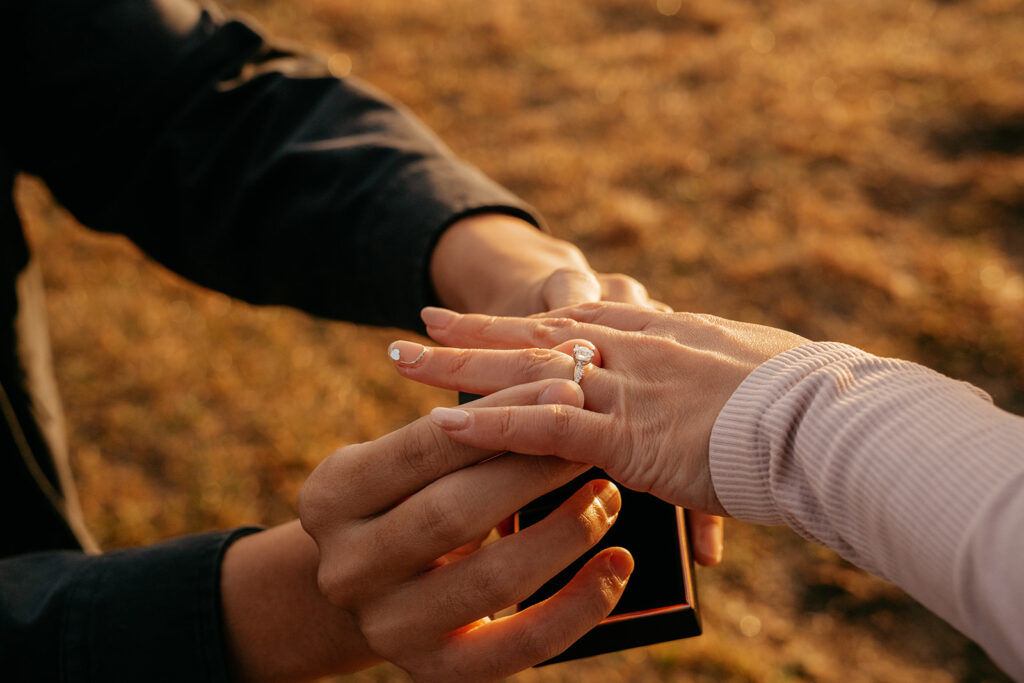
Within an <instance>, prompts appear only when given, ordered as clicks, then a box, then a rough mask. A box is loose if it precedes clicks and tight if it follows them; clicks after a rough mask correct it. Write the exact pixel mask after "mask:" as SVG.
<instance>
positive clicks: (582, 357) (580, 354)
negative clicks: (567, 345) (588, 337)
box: [572, 344, 594, 363]
mask: <svg viewBox="0 0 1024 683" xmlns="http://www.w3.org/2000/svg"><path fill="white" fill-rule="evenodd" d="M572 357H573V359H574V360H575V361H576V362H577V363H589V362H590V361H592V360H594V349H592V348H590V347H589V346H580V345H579V344H576V345H575V346H573V347H572Z"/></svg>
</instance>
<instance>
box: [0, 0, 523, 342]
mask: <svg viewBox="0 0 1024 683" xmlns="http://www.w3.org/2000/svg"><path fill="white" fill-rule="evenodd" d="M0 7H2V8H3V10H2V11H3V17H2V19H3V21H0V38H2V39H0V50H3V51H4V52H6V53H8V54H5V55H4V63H6V64H8V65H12V64H13V65H16V68H14V69H13V78H12V80H11V86H10V89H9V91H8V92H9V94H10V97H8V98H6V99H7V101H8V102H9V104H8V105H6V106H5V107H3V109H4V110H5V113H4V114H0V115H2V116H4V118H5V119H6V120H4V121H3V125H2V127H0V132H2V134H3V135H5V136H7V137H8V139H7V140H6V141H5V142H4V146H5V147H7V148H8V149H9V150H10V151H11V153H12V157H13V159H14V161H15V163H16V164H17V166H18V167H19V168H21V169H23V170H27V171H29V172H32V173H34V174H37V175H39V176H41V177H42V178H43V179H44V180H45V181H46V182H47V184H48V185H49V186H50V187H51V189H52V190H53V191H54V194H55V195H56V196H57V198H58V199H59V200H60V201H61V202H62V203H64V204H65V205H66V206H67V207H68V208H69V209H70V210H71V211H72V212H73V213H74V214H75V215H76V216H77V217H78V218H79V220H81V221H82V222H83V223H85V224H86V225H88V226H90V227H92V228H94V229H99V230H104V231H116V232H121V233H124V234H126V235H128V236H129V237H130V238H131V239H132V240H134V241H135V242H136V243H137V244H139V245H140V246H141V247H142V248H143V249H144V250H145V251H147V252H148V253H149V254H151V255H152V256H153V257H154V258H156V259H157V260H159V261H161V262H162V263H164V264H165V265H167V266H168V267H170V268H171V269H173V270H175V271H177V272H178V273H180V274H182V275H184V276H186V277H188V278H190V279H192V280H194V281H196V282H198V283H200V284H203V285H206V286H209V287H213V288H216V289H219V290H221V291H224V292H226V293H228V294H231V295H233V296H237V297H240V298H243V299H246V300H248V301H251V302H255V303H274V304H289V305H293V306H296V307H299V308H302V309H305V310H307V311H309V312H312V313H315V314H318V315H323V316H329V317H334V318H341V319H347V320H352V321H356V322H366V323H372V324H383V325H398V326H405V327H413V328H415V327H418V325H419V322H418V311H419V309H420V308H421V307H422V306H423V305H426V304H428V303H433V302H434V301H433V299H434V297H433V294H432V290H431V287H430V284H429V279H428V266H429V258H430V252H431V250H432V248H433V246H434V244H435V242H436V240H437V238H438V237H439V235H440V233H441V231H442V230H443V229H444V228H445V227H447V226H448V225H450V224H451V222H453V221H454V220H456V219H457V218H459V217H461V216H464V215H467V214H470V213H474V212H480V211H485V210H494V211H499V212H505V213H510V214H513V215H518V216H521V217H523V218H526V219H527V220H532V221H534V222H535V223H536V222H537V221H536V219H534V218H532V217H531V213H530V210H529V208H528V207H526V206H525V205H523V204H522V203H521V202H520V201H518V200H517V199H516V198H515V197H513V196H511V195H510V194H509V193H508V192H507V191H505V190H503V189H501V188H500V187H498V186H497V185H495V184H494V183H492V182H491V181H489V180H488V179H487V178H485V177H484V176H483V175H482V174H480V173H479V172H478V171H476V170H475V169H473V168H472V167H470V166H468V165H466V164H463V163H461V162H460V161H458V160H457V159H455V158H454V157H453V156H452V154H451V153H450V152H449V151H448V150H447V149H446V148H445V147H444V146H443V145H442V144H441V142H440V141H439V140H437V139H436V137H435V136H434V135H433V134H432V133H430V132H429V131H428V130H427V129H426V128H424V127H423V126H422V125H421V124H420V123H419V122H417V121H416V120H415V119H414V118H413V117H412V116H410V115H409V114H408V113H407V112H405V111H404V110H403V109H402V108H401V107H399V106H398V105H396V104H395V103H393V102H390V101H389V100H388V99H387V98H386V97H384V96H383V95H381V94H380V93H377V92H374V91H373V90H372V89H371V88H369V87H368V86H366V85H364V84H362V83H360V82H358V81H357V80H355V79H344V80H339V79H335V78H332V77H330V76H329V74H328V72H327V71H326V69H325V68H324V67H323V65H322V64H321V62H320V61H318V60H316V59H313V58H310V57H305V56H301V55H298V54H295V53H293V52H290V51H287V50H282V49H278V48H276V47H274V46H272V45H270V44H268V43H267V42H266V41H265V40H264V39H263V38H262V37H261V36H260V35H259V34H257V33H256V32H254V31H253V30H252V29H251V28H249V27H248V26H246V25H245V24H243V23H240V22H238V21H223V20H220V19H218V18H216V17H215V16H213V15H211V14H210V12H208V11H205V10H200V9H199V8H197V7H196V6H194V5H192V4H190V3H189V2H188V1H187V0H78V1H77V2H68V1H67V0H32V2H24V1H23V0H0Z"/></svg>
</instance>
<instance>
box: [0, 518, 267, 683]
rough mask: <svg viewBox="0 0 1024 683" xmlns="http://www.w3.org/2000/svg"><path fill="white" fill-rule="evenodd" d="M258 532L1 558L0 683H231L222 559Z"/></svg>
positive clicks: (200, 536) (218, 534)
mask: <svg viewBox="0 0 1024 683" xmlns="http://www.w3.org/2000/svg"><path fill="white" fill-rule="evenodd" d="M255 531H256V529H239V530H236V531H233V532H221V533H211V534H201V535H196V536H186V537H183V538H179V539H175V540H173V541H168V542H165V543H159V544H156V545H152V546H149V547H146V548H132V549H128V550H118V551H114V552H109V553H106V554H104V555H96V556H90V555H85V554H83V553H80V552H72V551H64V552H47V553H35V554H31V555H21V556H18V557H13V558H7V559H3V560H0V669H2V671H3V678H4V680H10V681H41V682H42V681H168V682H172V681H173V682H175V683H177V682H179V681H226V680H228V676H227V664H226V661H225V657H224V648H223V644H222V643H223V634H222V626H221V608H220V562H221V557H222V555H223V553H224V551H225V549H226V548H227V546H228V545H229V544H230V543H231V542H232V541H233V540H235V539H236V538H238V537H240V536H243V535H245V534H248V533H253V532H255Z"/></svg>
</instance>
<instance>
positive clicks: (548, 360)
mask: <svg viewBox="0 0 1024 683" xmlns="http://www.w3.org/2000/svg"><path fill="white" fill-rule="evenodd" d="M567 358H568V356H566V355H565V354H564V353H561V352H560V351H555V350H554V349H542V348H534V349H524V350H523V352H522V353H521V354H519V355H518V356H517V360H518V361H519V370H520V373H521V374H522V375H526V376H532V375H536V374H537V371H538V369H543V368H545V367H548V366H550V365H556V366H557V365H562V364H564V363H565V361H566V359H567Z"/></svg>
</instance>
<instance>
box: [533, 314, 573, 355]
mask: <svg viewBox="0 0 1024 683" xmlns="http://www.w3.org/2000/svg"><path fill="white" fill-rule="evenodd" d="M578 325H579V323H577V322H576V321H575V320H573V319H572V318H545V319H544V321H543V322H541V323H540V324H539V325H537V327H536V329H535V330H534V336H535V338H536V339H537V341H538V342H539V346H543V347H547V348H550V347H552V346H556V345H558V344H560V343H561V342H562V341H563V339H564V338H565V335H566V332H567V331H571V330H572V329H574V328H575V327H577V326H578Z"/></svg>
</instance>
